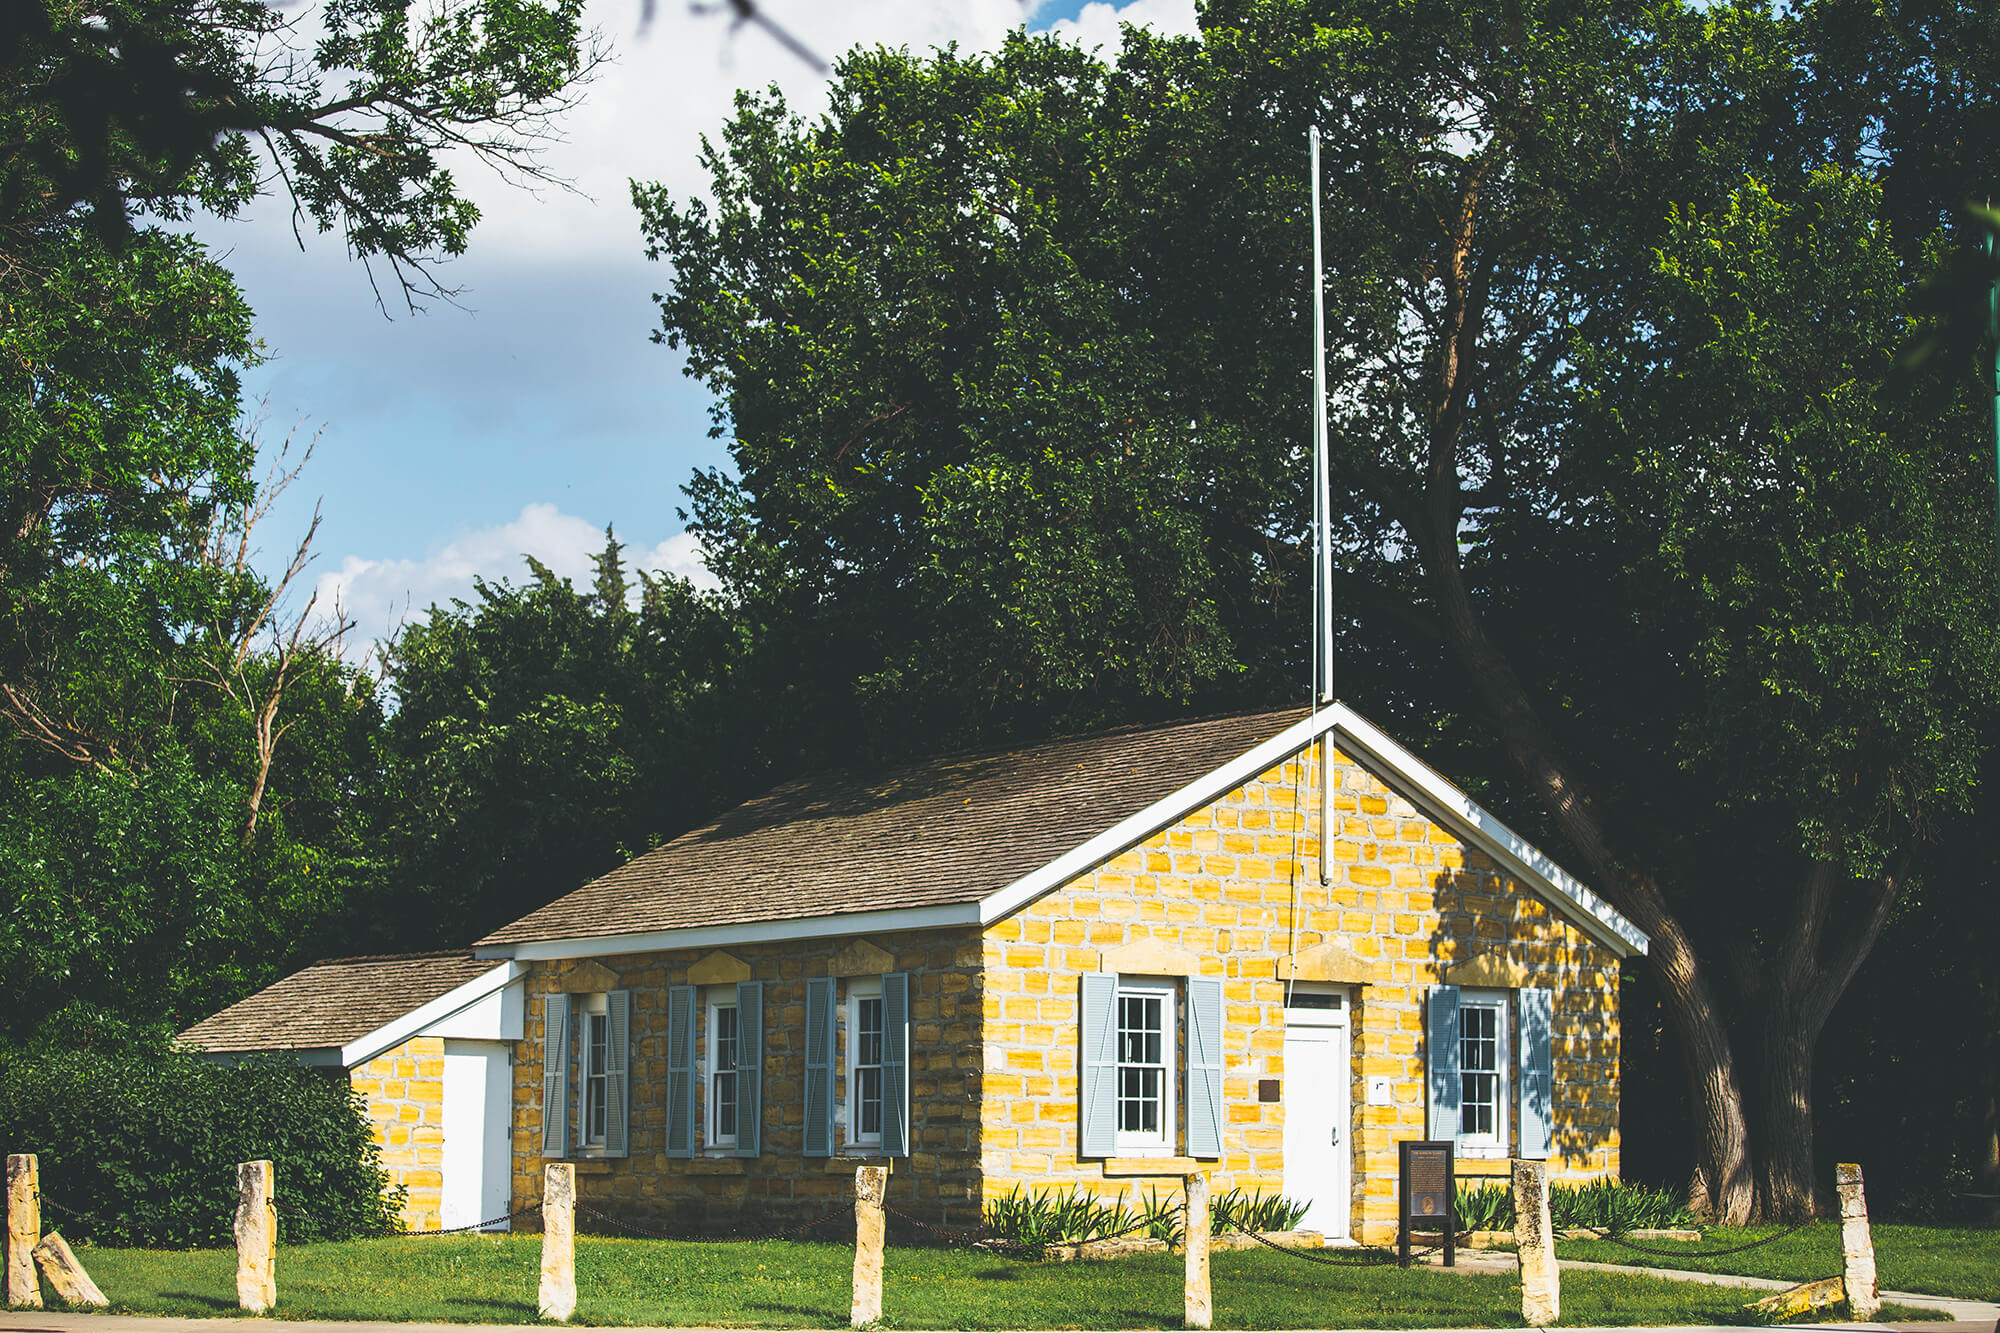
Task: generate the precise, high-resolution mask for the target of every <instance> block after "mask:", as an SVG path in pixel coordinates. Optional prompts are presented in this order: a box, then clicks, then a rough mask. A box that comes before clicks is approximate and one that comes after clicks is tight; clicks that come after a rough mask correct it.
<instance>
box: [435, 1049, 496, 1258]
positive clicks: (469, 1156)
mask: <svg viewBox="0 0 2000 1333" xmlns="http://www.w3.org/2000/svg"><path fill="white" fill-rule="evenodd" d="M512 1081H513V1074H512V1071H511V1070H510V1069H509V1067H508V1060H507V1044H506V1043H505V1042H498V1041H461V1040H454V1039H447V1040H446V1041H445V1044H444V1166H443V1171H444V1199H443V1202H442V1206H441V1207H440V1208H439V1210H438V1211H439V1213H440V1215H441V1216H440V1224H441V1225H442V1226H444V1227H447V1228H449V1227H464V1226H471V1225H472V1224H473V1223H474V1222H484V1221H487V1220H488V1219H490V1218H495V1217H499V1216H502V1215H503V1214H505V1213H506V1212H507V1210H508V1207H509V1206H510V1198H509V1196H510V1195H511V1193H512V1189H513V1182H512V1180H511V1179H510V1173H511V1169H512V1167H511V1161H510V1156H511V1150H512V1144H511V1142H510V1140H511V1135H510V1133H509V1123H508V1120H509V1112H510V1111H511V1109H512V1107H513V1089H512ZM489 1229H490V1230H493V1231H506V1230H508V1229H509V1228H508V1225H507V1223H505V1222H502V1223H500V1224H499V1225H498V1226H496V1227H492V1228H489Z"/></svg>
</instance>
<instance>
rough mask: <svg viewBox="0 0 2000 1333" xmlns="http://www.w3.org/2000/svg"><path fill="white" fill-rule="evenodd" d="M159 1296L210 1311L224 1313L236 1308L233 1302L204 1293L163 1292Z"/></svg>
mask: <svg viewBox="0 0 2000 1333" xmlns="http://www.w3.org/2000/svg"><path fill="white" fill-rule="evenodd" d="M160 1295H161V1296H163V1297H165V1298H166V1299H168V1300H173V1301H192V1302H194V1303H195V1304H196V1305H206V1306H207V1307H208V1308H209V1309H211V1310H221V1311H223V1312H225V1313H230V1312H233V1311H235V1309H236V1308H237V1307H236V1302H235V1301H229V1300H224V1299H223V1298H222V1297H220V1296H211V1295H209V1294H208V1293H207V1292H205V1291H163V1292H161V1293H160Z"/></svg>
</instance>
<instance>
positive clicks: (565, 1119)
mask: <svg viewBox="0 0 2000 1333" xmlns="http://www.w3.org/2000/svg"><path fill="white" fill-rule="evenodd" d="M568 1152H569V996H567V995H550V996H548V997H546V998H545V999H543V1001H542V1156H544V1157H563V1156H566V1155H567V1154H568Z"/></svg>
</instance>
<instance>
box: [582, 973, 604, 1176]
mask: <svg viewBox="0 0 2000 1333" xmlns="http://www.w3.org/2000/svg"><path fill="white" fill-rule="evenodd" d="M577 1008H578V1011H579V1012H578V1015H577V1022H578V1036H579V1037H580V1038H581V1039H582V1040H581V1041H580V1042H579V1043H578V1046H579V1054H581V1056H582V1057H583V1060H582V1064H583V1069H582V1071H581V1072H582V1080H581V1081H582V1085H583V1104H582V1105H581V1106H580V1107H579V1108H578V1112H579V1114H578V1116H577V1136H576V1137H577V1146H578V1147H581V1148H602V1147H603V1146H604V1139H605V1129H606V1127H607V1126H608V1124H609V1123H610V1116H611V1111H610V1107H611V1102H610V1096H609V1093H610V1087H609V1080H608V1079H607V1078H606V1077H605V1075H606V1073H607V1071H608V1070H609V1068H610V1064H611V1059H610V1053H611V1019H610V1016H609V1015H608V1014H607V1012H606V1005H605V997H604V996H602V995H583V996H578V997H577Z"/></svg>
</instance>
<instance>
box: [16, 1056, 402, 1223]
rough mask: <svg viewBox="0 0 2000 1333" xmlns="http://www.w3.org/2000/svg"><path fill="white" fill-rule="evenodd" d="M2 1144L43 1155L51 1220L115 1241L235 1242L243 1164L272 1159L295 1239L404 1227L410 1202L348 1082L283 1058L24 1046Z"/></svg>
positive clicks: (281, 1215) (282, 1219)
mask: <svg viewBox="0 0 2000 1333" xmlns="http://www.w3.org/2000/svg"><path fill="white" fill-rule="evenodd" d="M0 1145H4V1147H5V1150H6V1151H7V1152H9V1153H16V1152H31V1153H34V1154H36V1155H37V1157H38V1158H39V1159H40V1161H39V1166H40V1171H41V1184H42V1195H43V1198H44V1199H45V1200H47V1201H48V1202H49V1204H51V1205H53V1206H52V1207H50V1208H49V1211H48V1215H47V1219H46V1220H47V1223H48V1225H50V1226H51V1227H60V1228H61V1229H62V1231H63V1232H64V1233H65V1234H66V1235H68V1236H69V1237H71V1238H73V1239H80V1238H88V1239H90V1240H93V1241H96V1242H99V1243H102V1244H118V1245H154V1246H175V1247H181V1246H202V1245H222V1244H227V1243H229V1242H230V1240H231V1227H232V1225H233V1222H234V1219H235V1215H236V1164H237V1163H238V1162H246V1161H254V1160H256V1159H258V1158H269V1159H270V1160H271V1162H272V1164H273V1167H274V1169H275V1172H276V1191H277V1209H278V1225H279V1233H280V1235H281V1237H282V1238H283V1239H284V1240H285V1241H286V1242H287V1243H290V1244H297V1243H299V1242H302V1241H311V1240H344V1239H348V1238H351V1237H355V1236H366V1235H379V1234H382V1233H384V1232H388V1231H393V1230H395V1229H396V1225H397V1224H396V1218H397V1216H398V1214H399V1213H400V1212H401V1210H402V1191H401V1190H400V1189H397V1190H394V1191H391V1190H389V1189H388V1188H387V1186H388V1177H387V1175H386V1174H385V1173H384V1172H383V1170H382V1163H381V1154H380V1152H379V1151H378V1150H377V1149H376V1147H375V1144H374V1141H373V1139H372V1138H371V1137H370V1134H369V1130H368V1123H367V1120H366V1118H365V1117H364V1115H363V1112H362V1107H361V1102H360V1099H359V1098H358V1097H356V1096H355V1095H354V1093H353V1092H352V1090H350V1089H349V1087H348V1086H347V1082H346V1080H345V1079H344V1078H341V1077H340V1076H339V1075H338V1073H336V1072H331V1071H326V1070H314V1069H307V1068H304V1067H302V1066H300V1065H299V1064H298V1063H297V1062H295V1061H292V1060H289V1059H284V1058H282V1057H263V1058H257V1059H251V1060H245V1061H243V1062H242V1063H238V1064H221V1063H217V1062H215V1061H212V1060H208V1059H205V1058H203V1057H201V1056H199V1055H196V1054H194V1053H192V1052H190V1051H186V1050H182V1049H177V1048H174V1047H170V1046H167V1045H164V1044H144V1045H137V1046H133V1047H130V1048H128V1049H126V1050H122V1051H117V1052H101V1051H66V1052H57V1053H52V1054H26V1053H19V1054H14V1055H12V1056H10V1057H9V1058H8V1059H7V1061H6V1063H5V1064H4V1066H0ZM64 1210H68V1211H64ZM72 1214H82V1215H83V1216H73V1215H72Z"/></svg>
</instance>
